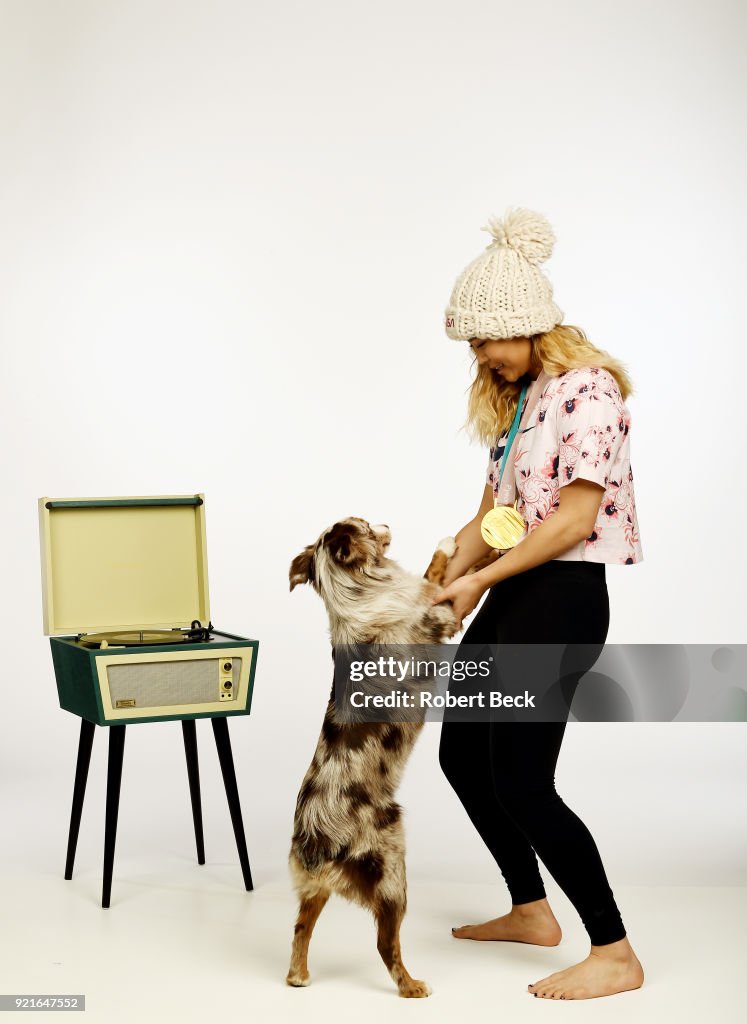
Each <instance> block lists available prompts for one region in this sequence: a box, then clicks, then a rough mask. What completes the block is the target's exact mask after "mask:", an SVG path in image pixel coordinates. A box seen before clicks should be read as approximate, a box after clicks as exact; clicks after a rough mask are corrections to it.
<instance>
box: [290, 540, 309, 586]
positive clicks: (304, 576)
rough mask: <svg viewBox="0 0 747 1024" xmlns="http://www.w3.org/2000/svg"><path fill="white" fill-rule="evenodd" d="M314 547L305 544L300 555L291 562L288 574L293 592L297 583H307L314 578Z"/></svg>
mask: <svg viewBox="0 0 747 1024" xmlns="http://www.w3.org/2000/svg"><path fill="white" fill-rule="evenodd" d="M313 574H314V545H313V544H307V546H306V547H305V548H304V549H303V551H302V552H301V554H300V555H296V557H295V558H294V559H293V561H292V562H291V567H290V572H289V574H288V576H289V578H290V588H291V590H293V588H294V587H295V586H297V585H298V584H299V583H308V582H309V581H310V580H313V578H314V575H313Z"/></svg>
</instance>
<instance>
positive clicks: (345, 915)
mask: <svg viewBox="0 0 747 1024" xmlns="http://www.w3.org/2000/svg"><path fill="white" fill-rule="evenodd" d="M158 868H159V873H158V874H156V873H155V871H154V870H153V863H152V862H146V861H137V860H126V859H122V860H120V859H118V860H117V862H116V864H115V878H114V886H113V891H112V906H111V908H110V909H109V910H102V909H101V907H100V905H99V900H100V886H101V876H100V873H99V872H97V871H93V870H82V871H80V872H78V873H76V875H75V878H74V879H73V880H72V881H69V882H66V881H64V880H63V879H62V877H61V876H60V875H54V876H53V875H46V876H44V875H40V874H39V873H38V872H36V873H33V874H32V873H26V874H21V873H16V874H15V875H13V874H9V873H8V872H7V871H5V872H4V873H3V879H2V911H1V912H2V934H1V937H0V976H1V977H2V982H1V983H0V992H2V993H49V994H60V993H83V994H85V996H86V1002H87V1008H86V1014H85V1017H83V1018H82V1019H83V1020H86V1021H89V1022H97V1024H98V1022H102V1024H103V1022H106V1024H109V1022H112V1024H113V1022H119V1021H137V1022H139V1024H148V1022H150V1021H153V1022H160V1021H170V1020H174V1021H176V1020H179V1021H180V1022H182V1024H189V1022H192V1021H195V1022H196V1021H199V1022H203V1021H205V1020H206V1019H208V1018H211V1019H215V1020H218V1021H220V1022H221V1024H233V1022H234V1021H236V1022H239V1021H240V1022H244V1021H248V1020H252V1019H253V1020H255V1021H259V1022H265V1021H273V1022H274V1021H295V1020H298V1021H304V1022H314V1021H327V1020H329V1019H331V1018H332V1015H334V1017H333V1019H339V1018H342V1017H350V1018H351V1019H353V1020H354V1021H355V1024H365V1022H368V1021H377V1022H379V1021H381V1019H382V1016H385V1017H386V1018H387V1019H388V1020H392V1021H395V1020H404V1019H407V1020H408V1021H413V1020H422V1021H425V1020H428V1021H437V1022H447V1021H448V1022H455V1021H458V1020H459V1019H460V1018H462V1017H464V1018H466V1019H469V1018H470V1017H472V1018H474V1019H482V1020H484V1019H493V1015H495V1017H494V1019H495V1020H496V1021H506V1022H509V1021H510V1022H511V1024H515V1022H521V1021H530V1020H532V1021H534V1020H551V1019H552V1020H554V1019H556V1018H557V1017H558V1016H562V1018H563V1019H564V1020H568V1019H570V1018H572V1019H574V1020H586V1021H594V1022H597V1021H625V1022H629V1021H632V1020H635V1021H636V1024H638V1022H657V1024H658V1022H661V1021H662V1020H667V1021H678V1022H680V1021H681V1022H688V1021H693V1022H696V1021H697V1022H698V1024H702V1022H703V1021H704V1020H705V1021H713V1022H714V1024H731V1022H735V1024H736V1022H737V1021H739V1022H742V1021H744V1020H745V1019H746V1017H745V994H744V980H743V960H744V955H745V951H746V950H747V945H746V943H745V923H744V922H745V920H747V890H745V889H733V888H732V889H728V888H711V889H704V888H684V887H683V888H660V887H657V888H644V887H629V888H625V887H622V888H619V889H618V890H616V897H617V899H618V903H619V904H620V906H621V907H624V917H625V921H626V926H627V928H628V932H629V936H630V939H631V941H632V943H633V946H634V948H635V950H636V952H637V953H638V956H639V958H640V960H641V962H642V963H643V966H644V969H645V971H646V982H645V984H644V986H643V988H641V989H639V990H638V991H635V992H628V993H624V994H621V995H616V996H613V997H610V998H607V999H594V1000H585V1001H578V1002H563V1003H558V1002H554V1003H552V1004H551V1003H549V1002H546V1001H543V1000H539V999H535V998H533V997H532V996H531V995H529V994H528V993H527V992H526V986H527V984H528V983H531V982H534V981H537V980H538V979H539V978H541V977H543V976H545V975H546V974H549V973H550V972H552V971H554V970H559V969H561V968H563V967H566V966H569V965H570V964H572V963H575V962H576V961H577V960H579V959H581V958H582V957H583V956H585V955H586V953H587V952H588V944H587V940H586V937H585V932H584V931H583V929H582V927H581V925H580V922H579V921H578V918H577V917H576V916H575V913H574V911H573V908H572V907H571V906H570V904H568V902H567V901H566V900H565V897H564V896H563V895H562V894H561V893H559V892H558V891H557V890H556V889H552V888H549V889H548V895H549V898H550V901H551V903H552V905H553V908H554V909H555V912H556V915H557V916H558V918H559V920H560V922H561V925H562V926H563V929H564V938H563V941H562V943H561V944H560V946H558V947H556V948H552V949H544V948H539V947H534V946H529V945H524V944H520V943H477V942H462V941H458V940H456V939H453V938H452V937H451V934H450V928H451V926H452V925H455V924H462V923H465V922H468V921H477V920H482V919H485V918H486V917H489V916H494V915H496V914H498V913H502V912H504V911H505V910H507V909H508V905H507V903H506V902H505V901H506V896H505V891H504V890H502V889H501V888H500V887H499V886H496V887H494V888H491V887H490V886H487V885H484V884H480V885H477V884H468V883H462V884H457V885H455V884H452V883H447V882H444V881H441V882H438V881H436V880H433V879H430V880H426V879H418V878H415V879H411V880H410V887H409V909H408V915H407V918H406V920H405V924H404V927H403V931H402V948H403V954H404V960H405V963H406V965H407V967H408V969H409V970H410V973H411V974H412V975H413V976H414V977H417V978H424V979H425V980H426V981H428V982H429V984H430V985H431V987H432V988H433V995H432V996H431V997H430V998H429V999H424V1000H404V999H400V998H399V997H398V996H397V994H396V990H395V988H394V986H393V984H392V982H391V981H390V979H389V976H388V974H387V973H386V971H385V969H384V966H383V964H382V963H381V961H380V959H379V957H378V954H377V952H376V943H375V936H374V929H373V923H372V921H371V919H370V918H369V917H368V915H367V914H366V913H365V912H364V911H362V910H360V909H358V908H357V907H353V906H350V905H349V904H347V903H345V902H343V901H342V900H340V899H337V898H334V899H332V900H331V901H330V903H329V904H328V906H327V908H326V909H325V911H324V913H323V915H322V917H321V918H320V920H319V924H318V925H317V929H316V931H315V934H314V938H313V941H312V946H311V953H310V958H309V964H310V969H311V974H312V984H311V985H310V986H309V987H308V988H305V989H291V988H288V987H287V986H286V985H285V983H284V978H285V973H286V969H287V963H288V953H289V950H290V942H291V936H292V931H293V923H294V917H295V909H296V907H295V901H294V897H293V893H292V891H291V888H290V884H289V882H288V880H287V879H286V878H285V877H283V875H278V876H277V877H276V878H275V879H273V880H272V881H270V882H267V881H264V882H263V883H262V884H260V885H259V886H258V888H257V889H255V891H254V892H253V893H246V892H244V891H243V889H242V887H241V881H240V876H239V871H238V867H237V866H236V865H232V864H231V865H229V864H225V865H216V864H207V865H204V866H202V867H198V866H197V865H196V864H195V863H194V862H193V861H187V860H176V859H174V860H173V861H172V862H171V863H168V864H166V866H164V859H163V858H162V857H160V858H159V865H158ZM488 1014H490V1015H491V1016H490V1018H487V1015H488ZM17 1017H18V1014H17V1013H9V1014H8V1019H16V1018H17ZM4 1019H5V1018H4Z"/></svg>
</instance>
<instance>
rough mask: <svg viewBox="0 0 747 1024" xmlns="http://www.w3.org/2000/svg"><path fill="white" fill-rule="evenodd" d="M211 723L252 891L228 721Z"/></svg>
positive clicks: (240, 854) (232, 821)
mask: <svg viewBox="0 0 747 1024" xmlns="http://www.w3.org/2000/svg"><path fill="white" fill-rule="evenodd" d="M211 722H212V723H213V733H214V735H215V745H216V747H217V748H218V760H219V761H220V768H221V772H222V773H223V784H224V786H225V787H226V796H227V797H228V809H229V811H230V812H231V824H232V825H233V834H234V836H235V837H236V846H237V848H238V851H239V863H240V864H241V871H242V874H243V875H244V885H245V887H246V889H247V891H251V890H252V889H253V888H254V885H253V884H252V873H251V871H250V869H249V854H248V853H247V849H246V836H245V835H244V822H243V821H242V818H241V804H240V803H239V790H238V787H237V785H236V771H235V769H234V766H233V754H232V753H231V740H230V738H229V736H228V720H227V719H226V718H212V719H211Z"/></svg>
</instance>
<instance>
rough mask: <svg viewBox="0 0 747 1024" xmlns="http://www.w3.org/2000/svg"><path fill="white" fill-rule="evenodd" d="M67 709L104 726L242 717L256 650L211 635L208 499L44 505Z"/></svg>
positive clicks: (241, 640) (46, 575)
mask: <svg viewBox="0 0 747 1024" xmlns="http://www.w3.org/2000/svg"><path fill="white" fill-rule="evenodd" d="M39 526H40V534H41V555H42V587H43V594H44V632H45V633H46V634H47V635H48V636H49V637H50V643H51V646H52V660H53V663H54V670H55V676H56V679H57V690H58V693H59V698H60V707H62V708H63V709H64V710H66V711H70V712H72V713H73V714H75V715H79V716H80V717H81V718H84V719H86V720H88V721H89V722H93V723H95V724H97V725H114V724H122V725H124V724H131V723H135V722H153V721H161V720H174V719H195V718H206V717H210V718H215V717H216V716H221V717H228V716H231V715H246V714H248V713H249V711H250V708H251V700H252V688H253V684H254V671H255V665H256V660H257V650H258V647H259V644H258V641H256V640H250V639H247V638H246V637H242V636H237V635H235V634H233V633H225V632H222V631H219V630H217V629H215V628H214V627H213V625H212V623H211V622H210V602H209V596H208V574H207V544H206V536H205V499H204V495H202V494H193V495H177V496H170V497H146V498H85V499H50V498H40V499H39Z"/></svg>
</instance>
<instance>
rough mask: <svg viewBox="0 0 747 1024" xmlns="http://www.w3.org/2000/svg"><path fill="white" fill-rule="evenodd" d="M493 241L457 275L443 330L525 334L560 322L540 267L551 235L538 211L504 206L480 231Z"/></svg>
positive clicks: (460, 335)
mask: <svg viewBox="0 0 747 1024" xmlns="http://www.w3.org/2000/svg"><path fill="white" fill-rule="evenodd" d="M480 230H481V231H489V232H490V233H491V235H492V236H493V241H492V242H491V243H490V245H488V247H487V248H486V250H485V252H483V253H482V255H481V256H478V257H477V259H475V260H473V261H472V262H471V263H470V264H469V266H467V267H465V269H464V270H463V271H462V273H461V274H460V275H459V278H458V280H457V283H456V284H455V285H454V290H453V291H452V293H451V300H450V302H449V305H448V307H447V309H446V325H445V326H446V333H447V334H448V336H449V337H450V338H454V339H455V340H457V341H467V340H469V339H470V338H496V339H497V338H516V337H530V336H531V335H532V334H541V333H543V332H544V331H549V330H551V329H552V328H553V327H555V326H556V325H557V324H559V323H561V322H562V320H563V311H562V309H559V308H558V306H556V305H555V303H554V302H553V301H552V285H551V284H550V282H549V281H548V279H547V278H546V277H545V275H544V274H543V273H542V271H541V270H540V269H539V264H540V263H544V262H545V260H547V259H549V258H550V254H551V253H552V248H553V245H554V243H555V235H554V234H553V231H552V228H551V227H550V225H549V223H548V222H547V220H546V219H545V218H544V217H543V216H542V214H539V213H535V212H534V211H533V210H523V209H520V208H519V209H509V210H508V211H507V212H506V216H505V217H504V218H503V220H502V221H501V220H498V218H497V217H489V218H488V223H487V224H486V225H485V226H484V227H482V228H481V229H480Z"/></svg>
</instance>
